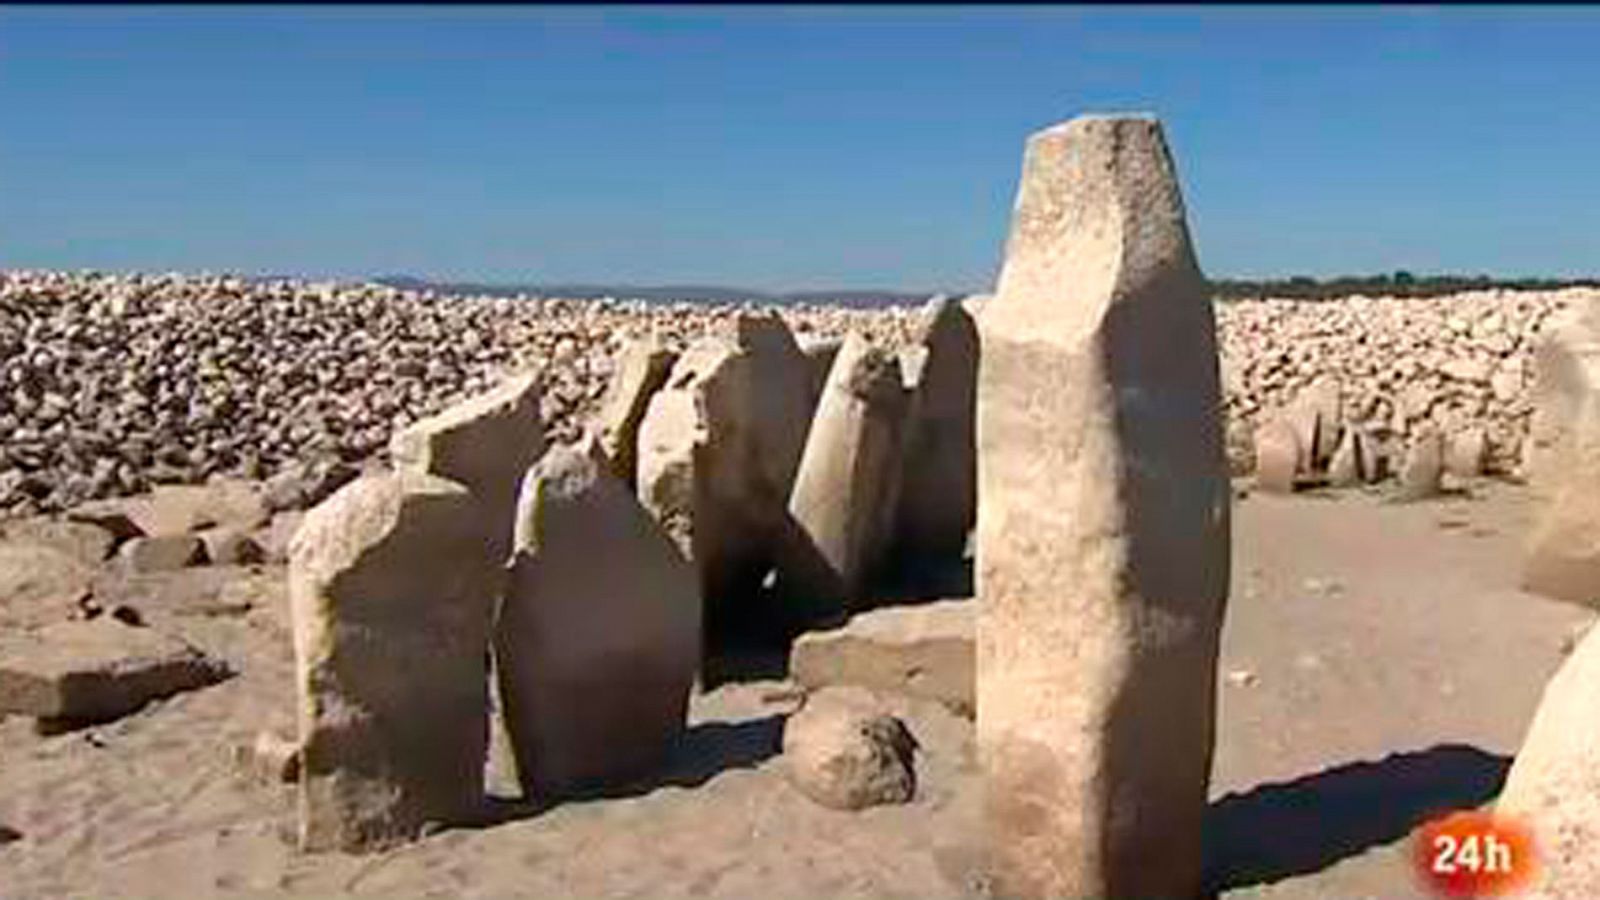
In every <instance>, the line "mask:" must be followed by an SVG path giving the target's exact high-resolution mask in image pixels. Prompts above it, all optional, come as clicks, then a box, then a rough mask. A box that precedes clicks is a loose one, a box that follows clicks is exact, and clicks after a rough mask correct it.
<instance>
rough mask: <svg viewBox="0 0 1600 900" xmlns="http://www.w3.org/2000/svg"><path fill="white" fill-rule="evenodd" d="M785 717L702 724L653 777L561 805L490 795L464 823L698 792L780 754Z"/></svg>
mask: <svg viewBox="0 0 1600 900" xmlns="http://www.w3.org/2000/svg"><path fill="white" fill-rule="evenodd" d="M785 718H786V717H785V716H783V715H781V714H777V713H774V714H772V715H768V716H763V717H761V718H757V719H746V720H743V721H738V722H700V723H697V724H694V725H691V726H689V727H688V728H687V729H685V731H684V733H683V737H682V738H681V739H680V740H679V742H678V745H677V746H676V747H675V748H674V750H673V752H672V755H671V756H670V757H669V758H668V759H667V761H666V764H665V765H663V766H662V767H661V769H660V770H658V771H657V772H655V773H652V774H651V775H649V776H645V777H641V778H638V779H635V780H633V781H630V782H627V783H621V784H616V785H612V786H610V787H608V788H604V789H599V790H592V791H586V792H583V793H578V794H572V795H569V796H565V797H562V798H560V799H559V800H543V801H541V800H538V799H532V800H523V799H516V798H503V797H492V796H491V797H488V798H486V801H485V806H484V809H483V811H482V813H481V814H480V816H479V817H478V818H477V819H475V820H474V821H471V822H464V823H461V824H462V825H464V826H466V827H476V828H487V827H491V826H494V825H501V824H505V823H507V822H513V821H516V820H519V819H527V818H531V817H534V816H537V815H539V814H540V813H543V812H546V811H547V810H550V809H554V808H555V807H556V806H561V805H566V804H571V803H584V802H589V801H594V800H618V799H624V798H628V797H642V796H644V795H646V794H649V793H651V792H652V791H655V790H657V789H658V788H663V787H681V788H695V787H699V786H701V785H703V784H705V783H706V782H708V781H710V780H711V779H713V778H715V777H717V776H718V775H721V774H723V773H724V772H730V771H734V770H736V769H754V768H757V767H758V766H760V765H761V764H762V763H764V762H766V761H767V760H769V759H771V758H773V757H775V756H777V755H778V754H779V753H780V752H782V749H783V722H784V719H785Z"/></svg>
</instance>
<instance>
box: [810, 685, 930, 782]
mask: <svg viewBox="0 0 1600 900" xmlns="http://www.w3.org/2000/svg"><path fill="white" fill-rule="evenodd" d="M916 750H917V742H916V739H915V738H913V737H912V735H911V732H910V731H908V730H907V729H906V727H905V724H904V723H903V722H901V721H900V720H899V719H897V718H895V717H893V716H891V715H888V714H886V713H884V712H882V711H881V710H879V709H878V708H877V705H876V703H875V702H874V701H873V699H872V697H871V695H869V694H867V693H866V692H864V691H859V690H856V689H850V688H827V689H825V690H822V691H819V692H817V693H814V694H812V695H810V696H809V697H808V698H807V699H806V702H805V705H804V706H802V707H801V708H800V711H799V712H797V713H795V714H794V715H791V716H790V717H789V718H788V719H787V720H786V721H785V723H784V728H783V761H784V767H785V773H786V774H787V776H788V778H789V782H790V783H791V784H793V785H794V786H795V787H796V788H798V789H799V790H800V791H801V793H803V794H805V795H806V796H807V797H810V798H811V799H812V800H813V801H815V802H816V803H819V804H821V805H823V806H826V807H829V808H830V809H839V810H859V809H865V808H867V807H869V806H880V805H884V804H892V803H909V802H911V800H912V798H913V797H914V796H915V795H916V791H917V775H916V761H915V756H916Z"/></svg>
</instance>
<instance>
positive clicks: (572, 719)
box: [495, 439, 700, 801]
mask: <svg viewBox="0 0 1600 900" xmlns="http://www.w3.org/2000/svg"><path fill="white" fill-rule="evenodd" d="M514 546H515V549H514V552H513V555H512V562H511V579H510V585H509V588H508V590H507V596H506V603H505V606H504V608H503V609H502V610H501V614H500V621H499V623H498V625H497V626H496V629H495V651H496V652H495V659H496V662H497V668H498V676H499V679H500V696H501V698H502V700H503V702H504V703H505V709H506V716H505V722H506V728H507V731H508V733H509V735H510V738H511V744H512V747H513V749H514V751H515V754H516V761H517V771H518V774H519V776H520V778H521V780H522V787H523V790H524V792H525V795H526V796H531V797H534V798H536V799H539V800H541V801H543V800H547V799H552V798H558V797H564V796H570V795H573V794H579V793H583V792H585V791H589V790H593V789H599V788H604V787H608V786H613V785H616V784H619V783H622V782H625V781H627V780H629V779H631V778H636V777H638V776H641V775H646V774H648V773H650V771H651V770H652V769H653V768H655V767H656V766H658V765H659V764H660V763H661V762H662V761H663V760H664V759H665V757H666V755H667V753H668V751H669V750H670V749H671V747H672V745H673V742H674V741H676V740H677V738H678V736H679V735H680V734H681V732H682V731H683V727H684V719H685V716H686V714H687V712H688V702H689V689H690V687H691V685H692V684H693V682H694V675H695V670H696V668H697V666H698V665H699V659H700V647H699V641H700V594H699V587H698V585H697V583H696V579H695V573H694V569H693V568H692V567H690V566H689V564H688V563H687V562H686V561H685V560H684V559H683V557H682V556H681V555H680V554H679V553H678V550H677V548H676V547H674V546H673V543H672V540H671V539H670V538H668V537H667V535H666V533H665V532H663V531H662V530H661V526H660V525H658V524H657V523H656V522H655V521H654V520H653V519H652V518H651V517H650V514H649V513H648V512H646V511H645V509H644V508H643V507H642V506H640V505H639V501H638V500H637V499H635V498H634V496H633V494H632V493H630V492H629V491H628V489H627V487H626V486H625V485H623V484H622V483H621V482H620V481H618V480H617V479H615V478H614V477H613V476H612V475H611V474H610V471H609V461H607V460H606V459H605V456H604V454H603V453H602V452H601V451H600V450H599V449H598V447H597V446H596V444H595V442H594V441H593V439H589V440H587V441H585V442H584V443H583V444H581V445H579V446H577V447H570V446H558V447H555V448H553V449H551V450H550V452H549V453H547V454H546V455H545V457H544V459H542V460H540V462H539V463H538V464H537V465H536V466H534V467H533V468H532V469H531V470H529V472H528V475H527V478H526V480H524V481H523V484H522V491H521V497H520V500H519V502H518V506H517V529H516V536H515V544H514ZM597 549H598V550H599V551H600V552H601V554H602V555H600V556H597V555H596V552H597Z"/></svg>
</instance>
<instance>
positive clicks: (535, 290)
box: [373, 275, 968, 309]
mask: <svg viewBox="0 0 1600 900" xmlns="http://www.w3.org/2000/svg"><path fill="white" fill-rule="evenodd" d="M373 281H374V282H376V283H378V284H382V285H387V286H388V287H392V288H399V289H401V290H408V291H429V290H431V291H435V292H437V293H441V294H480V295H485V296H490V297H514V296H516V295H518V294H528V295H532V296H539V297H566V298H572V299H576V300H592V299H595V298H599V297H616V298H618V299H623V300H646V301H651V302H656V303H675V302H679V301H689V302H699V303H744V302H746V301H750V302H755V303H771V304H777V305H790V304H805V303H826V304H829V305H833V306H851V307H860V308H867V309H871V308H876V307H883V306H915V305H920V304H921V303H923V302H925V301H926V300H927V299H928V298H929V297H930V296H932V295H933V293H937V292H933V293H910V292H906V291H884V290H861V289H849V290H837V291H787V292H782V293H772V292H769V291H756V290H749V289H746V288H733V287H722V286H717V285H700V284H674V285H621V284H475V283H470V282H438V281H428V280H425V279H421V278H415V277H412V276H410V275H385V276H383V277H381V278H374V279H373ZM946 293H950V294H951V295H952V296H960V295H964V294H965V293H968V292H965V291H951V292H946Z"/></svg>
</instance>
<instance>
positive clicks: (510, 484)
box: [390, 373, 544, 559]
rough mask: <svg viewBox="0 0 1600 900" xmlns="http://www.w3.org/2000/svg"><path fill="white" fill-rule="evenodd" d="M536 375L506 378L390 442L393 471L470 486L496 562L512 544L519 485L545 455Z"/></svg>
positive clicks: (401, 432) (538, 383) (400, 433)
mask: <svg viewBox="0 0 1600 900" xmlns="http://www.w3.org/2000/svg"><path fill="white" fill-rule="evenodd" d="M539 391H540V381H539V377H538V375H536V374H532V373H529V374H524V375H518V376H514V377H512V378H508V379H506V380H505V381H504V382H503V383H502V384H501V385H500V386H499V387H497V388H495V389H494V390H492V391H489V392H488V393H485V394H480V395H478V396H476V397H472V398H470V399H468V400H465V401H462V402H461V403H458V404H456V405H455V406H452V407H450V408H449V409H447V410H445V411H444V412H441V413H439V414H438V415H436V416H433V417H431V418H427V419H423V420H422V421H420V422H417V423H416V424H414V425H412V426H410V427H409V428H406V429H405V430H403V431H400V432H397V433H396V434H395V436H394V438H393V440H392V441H391V442H390V454H391V456H392V457H393V458H394V462H395V467H396V468H400V469H410V470H413V471H416V472H421V473H424V474H427V475H434V476H437V477H439V478H444V479H448V480H450V481H456V482H459V483H461V484H464V485H466V487H467V489H468V490H470V491H471V492H472V494H473V497H474V498H475V499H476V500H477V502H478V504H479V506H480V507H482V509H483V511H484V515H485V516H487V518H488V521H489V522H490V523H492V526H491V527H490V528H489V529H488V532H489V533H488V535H487V537H488V539H489V540H490V541H491V546H492V549H493V552H494V554H495V557H496V558H497V559H504V558H505V555H506V552H507V551H508V550H509V548H510V542H511V517H512V514H513V512H514V510H515V509H516V504H517V483H518V481H519V480H520V479H521V478H522V473H523V472H526V471H527V470H528V466H530V465H532V464H533V461H534V460H536V459H538V458H539V454H541V453H543V452H544V425H543V422H542V421H541V419H540V413H539Z"/></svg>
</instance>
